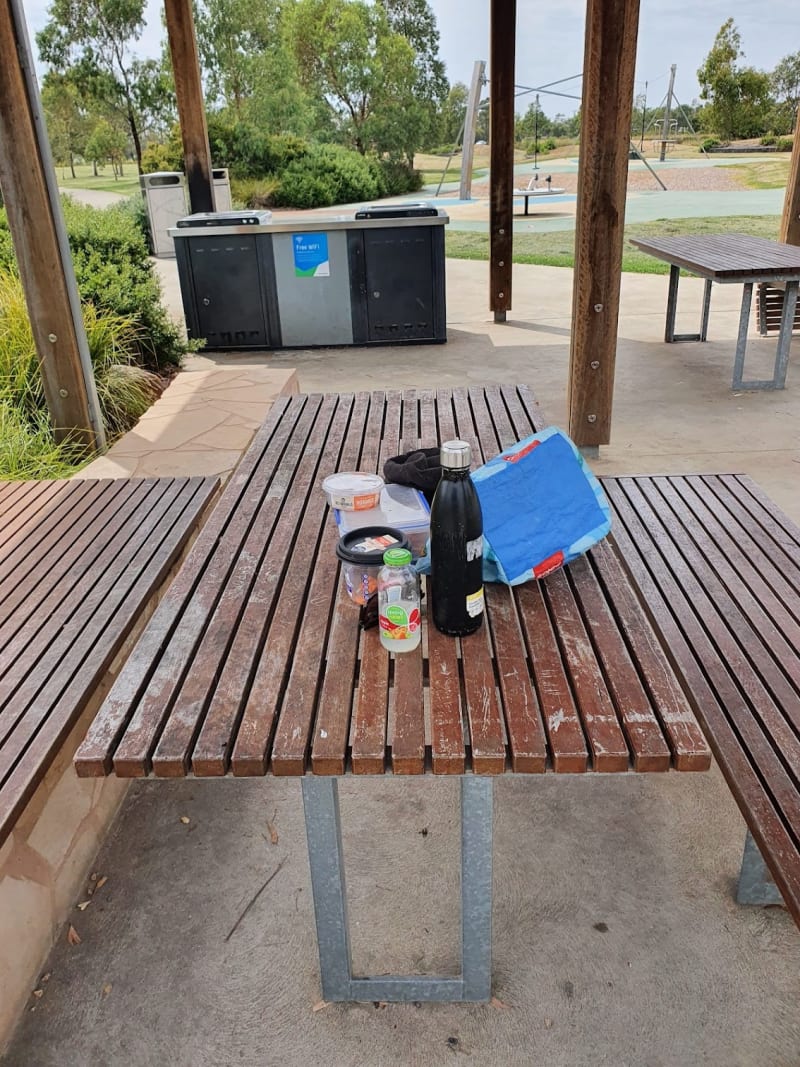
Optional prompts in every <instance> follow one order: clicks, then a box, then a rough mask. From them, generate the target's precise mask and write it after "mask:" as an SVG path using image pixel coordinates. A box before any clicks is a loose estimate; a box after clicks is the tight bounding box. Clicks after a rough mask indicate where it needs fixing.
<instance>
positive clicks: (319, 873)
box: [303, 775, 494, 1002]
mask: <svg viewBox="0 0 800 1067" xmlns="http://www.w3.org/2000/svg"><path fill="white" fill-rule="evenodd" d="M493 785H494V781H493V779H492V778H490V777H480V776H478V775H463V776H461V974H460V975H457V976H454V977H438V976H433V975H382V976H381V977H375V978H369V977H366V978H356V977H354V976H353V970H352V961H351V954H350V931H349V925H348V919H347V890H346V884H345V873H344V854H343V851H342V833H341V824H340V819H339V794H338V779H337V778H335V777H326V776H322V775H306V776H305V777H304V778H303V808H304V811H305V820H306V838H307V843H308V860H309V865H310V867H311V888H312V891H313V895H314V914H315V918H316V923H317V943H318V946H319V962H320V972H321V979H322V996H323V998H324V999H325V1000H331V1001H333V1000H349V1001H359V1000H365V1001H370V1000H372V1001H393V1002H407V1001H415V1000H427V1001H436V1002H449V1001H487V1000H489V998H490V997H491V991H492V813H493Z"/></svg>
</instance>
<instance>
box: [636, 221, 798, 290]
mask: <svg viewBox="0 0 800 1067" xmlns="http://www.w3.org/2000/svg"><path fill="white" fill-rule="evenodd" d="M631 244H632V245H635V246H636V248H639V249H640V250H641V251H642V252H646V253H647V254H648V255H650V256H654V257H655V258H656V259H662V260H664V261H665V262H667V263H672V264H674V265H675V266H677V267H683V268H684V269H685V270H688V271H689V272H690V273H692V274H698V275H700V277H703V278H711V279H712V280H713V281H715V282H720V283H722V284H725V283H726V282H730V283H734V282H745V281H752V282H760V281H767V280H769V279H770V278H771V279H773V280H776V279H777V280H784V281H785V280H787V279H790V278H798V277H800V248H797V247H796V246H793V245H788V244H781V243H780V242H779V241H770V240H768V239H767V238H766V237H751V236H749V235H748V234H744V233H718V234H701V235H697V236H686V237H632V238H631Z"/></svg>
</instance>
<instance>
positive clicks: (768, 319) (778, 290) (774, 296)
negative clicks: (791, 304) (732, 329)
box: [756, 282, 800, 337]
mask: <svg viewBox="0 0 800 1067" xmlns="http://www.w3.org/2000/svg"><path fill="white" fill-rule="evenodd" d="M783 299H784V292H783V289H782V287H781V286H779V285H769V284H767V283H766V282H762V283H761V285H759V287H758V299H757V300H756V319H757V322H758V332H759V333H760V334H761V336H762V337H766V336H767V335H768V334H770V333H778V331H779V330H780V328H781V316H782V315H783ZM798 331H800V301H798V303H797V307H796V308H795V311H794V323H793V325H792V332H793V333H797V332H798Z"/></svg>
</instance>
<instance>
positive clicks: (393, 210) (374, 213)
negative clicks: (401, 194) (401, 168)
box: [355, 200, 439, 219]
mask: <svg viewBox="0 0 800 1067" xmlns="http://www.w3.org/2000/svg"><path fill="white" fill-rule="evenodd" d="M438 214H439V209H438V208H437V207H434V206H433V205H432V204H429V203H428V201H427V200H416V201H414V202H412V203H407V204H369V205H368V206H367V207H360V208H359V209H358V211H356V215H355V217H356V218H357V219H432V218H436V216H437V215H438Z"/></svg>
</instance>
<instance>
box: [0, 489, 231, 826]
mask: <svg viewBox="0 0 800 1067" xmlns="http://www.w3.org/2000/svg"><path fill="white" fill-rule="evenodd" d="M217 484H218V482H217V479H216V478H147V479H129V478H119V479H104V480H89V479H84V480H69V481H41V482H5V483H0V845H2V843H3V842H4V841H5V839H6V838H7V837H8V836H9V834H10V833H11V831H12V829H13V828H14V825H15V822H16V820H17V818H18V817H19V815H20V813H21V812H22V810H23V808H24V807H25V805H26V804H27V802H28V800H29V799H30V798H31V796H32V795H33V793H34V791H35V789H36V786H37V785H38V783H39V782H40V781H41V779H42V778H43V777H44V775H45V773H46V771H47V770H48V768H49V767H50V765H51V763H52V762H53V760H54V759H55V757H56V755H57V754H58V751H59V748H60V746H61V745H62V743H63V741H64V738H65V737H66V736H67V734H68V733H69V732H70V729H71V728H72V727H73V726H74V724H75V723H76V722H77V720H78V719H79V717H80V715H81V712H82V711H83V709H84V707H85V706H86V703H87V700H88V699H89V697H90V696H91V695H92V693H93V692H94V690H95V689H96V687H97V685H98V683H99V682H100V680H101V679H102V678H103V677H104V675H105V674H106V672H107V671H108V669H109V667H110V666H111V665H112V663H113V661H114V659H115V657H116V656H117V655H118V653H119V651H120V649H122V647H123V645H124V643H125V641H126V639H127V638H128V637H129V636H130V635H131V633H132V632H133V631H134V629H135V627H136V623H137V621H140V620H141V616H142V612H143V610H144V609H145V608H146V606H147V605H148V602H149V601H150V600H151V598H152V597H153V595H154V594H155V593H156V591H157V590H158V589H159V587H160V585H161V584H162V583H163V581H164V579H165V578H166V576H167V575H168V573H169V571H170V569H171V568H172V566H173V564H174V563H175V562H176V560H177V559H178V557H179V556H180V554H181V552H182V550H183V548H184V547H185V545H186V544H187V542H188V540H189V538H190V536H191V534H192V532H193V531H194V529H195V528H196V527H197V526H198V525H199V522H200V517H201V515H202V513H203V511H204V509H205V507H206V505H207V504H208V503H209V501H210V499H211V497H212V495H213V493H214V491H215V489H216V487H217Z"/></svg>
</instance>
